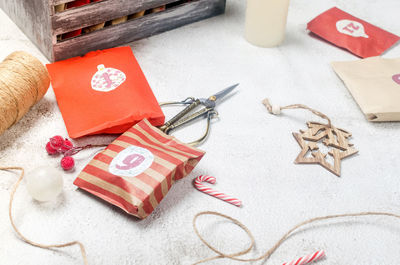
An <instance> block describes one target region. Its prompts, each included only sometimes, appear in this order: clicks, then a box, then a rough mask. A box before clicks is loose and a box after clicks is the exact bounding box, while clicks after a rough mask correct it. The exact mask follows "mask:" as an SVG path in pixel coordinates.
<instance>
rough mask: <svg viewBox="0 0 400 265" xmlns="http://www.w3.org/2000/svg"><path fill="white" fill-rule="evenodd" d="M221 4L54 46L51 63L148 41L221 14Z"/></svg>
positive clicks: (209, 2) (200, 3)
mask: <svg viewBox="0 0 400 265" xmlns="http://www.w3.org/2000/svg"><path fill="white" fill-rule="evenodd" d="M224 10H225V0H197V1H193V2H189V3H186V4H183V5H181V6H177V7H174V8H171V9H167V10H165V11H163V12H160V13H154V14H150V15H146V16H144V17H141V18H138V19H134V20H131V21H128V22H125V23H123V24H119V25H116V26H111V27H107V28H104V29H101V30H98V31H95V32H92V33H89V34H86V35H82V36H79V37H76V38H73V39H70V40H65V41H62V42H59V43H57V44H55V45H54V60H56V61H58V60H63V59H66V58H71V57H75V56H80V55H83V54H85V53H87V52H89V51H93V50H98V49H106V48H111V47H115V46H118V45H122V44H125V43H128V42H132V41H135V40H138V39H142V38H145V37H149V36H151V35H155V34H158V33H161V32H164V31H167V30H170V29H174V28H177V27H179V26H182V25H185V24H188V23H192V22H196V21H199V20H202V19H205V18H208V17H212V16H215V15H219V14H222V13H223V12H224Z"/></svg>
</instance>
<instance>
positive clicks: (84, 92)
mask: <svg viewBox="0 0 400 265" xmlns="http://www.w3.org/2000/svg"><path fill="white" fill-rule="evenodd" d="M47 69H48V70H49V73H50V77H51V83H52V86H53V89H54V93H55V95H56V98H57V102H58V106H59V107H60V110H61V113H62V115H63V118H64V122H65V125H66V127H67V130H68V134H69V136H70V137H71V138H77V137H81V136H84V135H91V134H100V133H123V132H125V131H126V130H127V129H129V128H130V127H132V125H134V124H135V123H137V122H139V121H141V120H142V119H144V118H146V119H148V120H149V121H150V122H151V124H153V125H155V126H159V125H162V124H163V123H164V114H163V113H162V111H161V108H160V106H159V104H158V102H157V100H156V98H155V97H154V95H153V92H152V91H151V89H150V86H149V84H148V83H147V80H146V78H145V76H144V74H143V72H142V70H141V69H140V66H139V64H138V62H137V61H136V59H135V57H134V56H133V53H132V50H131V48H130V47H120V48H113V49H108V50H102V51H95V52H90V53H88V54H86V55H85V56H83V57H75V58H71V59H68V60H65V61H60V62H56V63H53V64H48V65H47Z"/></svg>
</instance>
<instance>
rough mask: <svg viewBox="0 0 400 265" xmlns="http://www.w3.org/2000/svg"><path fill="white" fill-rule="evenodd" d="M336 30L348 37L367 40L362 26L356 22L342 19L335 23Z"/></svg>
mask: <svg viewBox="0 0 400 265" xmlns="http://www.w3.org/2000/svg"><path fill="white" fill-rule="evenodd" d="M336 28H337V30H338V31H339V32H340V33H343V34H346V35H349V36H353V37H364V38H367V39H368V38H369V36H368V35H367V34H366V33H365V29H364V26H363V24H361V23H360V22H357V21H353V20H348V19H342V20H339V21H338V22H336Z"/></svg>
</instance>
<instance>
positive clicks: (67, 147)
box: [61, 138, 74, 153]
mask: <svg viewBox="0 0 400 265" xmlns="http://www.w3.org/2000/svg"><path fill="white" fill-rule="evenodd" d="M72 147H74V144H73V143H72V142H71V141H70V140H68V139H67V138H65V140H64V144H63V145H62V146H61V152H63V153H65V152H67V151H68V150H70V149H71V148H72Z"/></svg>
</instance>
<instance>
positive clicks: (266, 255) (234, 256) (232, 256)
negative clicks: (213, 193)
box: [193, 211, 400, 265]
mask: <svg viewBox="0 0 400 265" xmlns="http://www.w3.org/2000/svg"><path fill="white" fill-rule="evenodd" d="M202 215H215V216H220V217H222V218H225V219H228V220H230V221H231V222H233V223H234V224H235V225H237V226H239V227H240V228H241V229H243V230H244V231H245V232H246V234H247V235H248V236H249V238H250V241H251V244H250V246H249V247H248V248H246V249H245V250H243V251H240V252H237V253H234V254H227V253H224V252H222V251H220V250H218V249H216V248H215V247H213V246H211V244H210V243H208V242H207V241H206V240H205V239H204V238H203V237H202V236H201V234H200V233H199V231H198V229H197V225H196V221H197V218H198V217H199V216H202ZM360 216H389V217H394V218H398V219H400V215H398V214H394V213H388V212H359V213H347V214H336V215H326V216H320V217H314V218H311V219H308V220H306V221H303V222H301V223H299V224H297V225H295V226H294V227H293V228H291V229H290V230H289V231H288V232H286V234H284V235H283V236H282V237H281V238H280V239H279V240H278V241H277V242H276V243H275V244H274V245H273V246H272V247H271V248H270V249H269V250H268V251H266V252H265V253H264V254H262V255H261V256H259V257H257V258H249V259H245V258H239V256H242V255H244V254H247V253H249V252H250V251H251V250H252V249H253V247H254V245H255V242H254V237H253V235H252V234H251V232H250V230H249V229H248V228H247V227H246V226H245V225H244V224H242V223H241V222H239V221H238V220H237V219H235V218H232V217H230V216H227V215H225V214H222V213H218V212H213V211H205V212H200V213H198V214H196V215H195V217H194V218H193V229H194V232H195V233H196V235H197V236H198V237H199V239H200V240H201V242H203V244H204V245H206V246H207V247H208V248H209V249H211V250H212V251H213V252H215V253H217V254H218V255H217V256H214V257H210V258H206V259H202V260H200V261H198V262H196V263H194V264H193V265H196V264H200V263H204V262H207V261H210V260H214V259H220V258H226V259H231V260H235V261H240V262H252V261H259V260H263V259H268V258H269V257H270V256H271V255H272V254H273V253H274V252H275V251H276V250H277V249H278V248H279V247H280V246H281V245H282V244H283V242H285V241H286V240H287V239H288V238H289V237H290V235H292V234H293V232H294V231H296V230H298V229H299V228H301V227H303V226H306V225H308V224H311V223H315V222H318V221H323V220H328V219H337V218H343V217H360Z"/></svg>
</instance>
